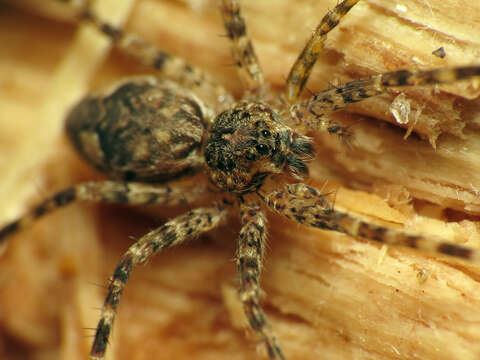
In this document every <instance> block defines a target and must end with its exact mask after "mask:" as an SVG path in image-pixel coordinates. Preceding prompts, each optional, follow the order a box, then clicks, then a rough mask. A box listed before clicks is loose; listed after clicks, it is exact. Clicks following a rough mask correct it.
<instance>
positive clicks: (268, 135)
mask: <svg viewBox="0 0 480 360" xmlns="http://www.w3.org/2000/svg"><path fill="white" fill-rule="evenodd" d="M261 134H262V136H263V137H264V138H269V137H270V135H271V134H270V131H268V130H262V132H261Z"/></svg>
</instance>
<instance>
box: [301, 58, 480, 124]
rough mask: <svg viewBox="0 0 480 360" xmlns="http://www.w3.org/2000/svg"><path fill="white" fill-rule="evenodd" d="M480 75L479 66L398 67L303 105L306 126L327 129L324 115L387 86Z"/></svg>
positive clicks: (419, 84)
mask: <svg viewBox="0 0 480 360" xmlns="http://www.w3.org/2000/svg"><path fill="white" fill-rule="evenodd" d="M476 76H480V65H472V66H463V67H454V68H442V69H435V70H426V71H409V70H398V71H392V72H388V73H385V74H380V75H374V76H372V77H369V78H365V79H359V80H354V81H351V82H348V83H346V84H343V85H340V86H339V87H336V88H331V89H327V90H324V91H321V92H319V93H318V94H316V95H314V96H313V97H312V98H311V99H309V100H307V101H306V102H304V103H302V104H300V105H299V106H298V107H299V109H302V110H303V111H302V114H303V120H304V121H305V125H307V126H309V127H314V128H320V129H322V128H324V127H325V126H324V123H325V121H327V120H325V116H328V115H329V114H331V113H332V112H335V111H338V110H341V109H343V108H345V107H346V106H348V105H349V104H352V103H356V102H359V101H363V100H365V99H368V98H370V97H373V96H377V95H380V94H383V93H385V92H386V91H387V89H388V88H392V87H409V86H412V87H413V86H426V85H441V84H448V83H452V82H455V81H460V80H468V79H471V78H473V77H476Z"/></svg>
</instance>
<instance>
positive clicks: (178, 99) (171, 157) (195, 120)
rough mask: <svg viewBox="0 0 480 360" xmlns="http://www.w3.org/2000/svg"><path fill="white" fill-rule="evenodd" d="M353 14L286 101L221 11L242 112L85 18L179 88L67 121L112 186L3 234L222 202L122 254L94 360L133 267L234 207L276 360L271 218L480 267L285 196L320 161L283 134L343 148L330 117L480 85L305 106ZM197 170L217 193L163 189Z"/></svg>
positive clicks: (99, 185)
mask: <svg viewBox="0 0 480 360" xmlns="http://www.w3.org/2000/svg"><path fill="white" fill-rule="evenodd" d="M357 2H358V1H348V0H347V1H344V2H342V3H339V4H338V5H337V6H336V7H335V8H334V9H333V10H332V12H330V13H329V14H328V15H327V16H326V17H325V18H324V19H323V20H322V22H321V23H320V25H319V27H318V28H317V31H316V33H315V35H314V36H313V37H312V40H311V41H310V42H309V43H308V44H307V46H306V48H305V50H304V51H303V52H302V54H301V55H300V57H299V59H298V60H297V62H296V64H295V65H294V67H293V68H292V70H291V72H290V75H289V77H288V79H287V86H286V92H285V97H284V99H283V100H282V101H280V100H278V99H275V98H272V97H271V96H269V94H268V92H267V90H266V88H265V85H264V81H263V76H262V71H261V68H260V66H259V63H258V60H257V58H256V56H255V52H254V50H253V47H252V44H251V42H250V41H249V39H248V37H247V35H246V27H245V24H244V21H243V18H242V16H241V14H240V11H239V8H238V4H237V3H236V2H235V1H223V2H222V7H221V8H222V14H223V16H224V22H225V28H226V30H227V34H228V37H229V38H230V39H231V40H232V43H233V58H234V61H235V63H236V64H237V66H238V67H239V70H240V74H241V76H242V78H243V80H244V83H245V84H246V88H247V89H246V93H245V96H244V97H243V98H242V99H241V100H238V101H234V100H233V99H232V98H231V96H230V95H229V94H228V93H227V92H226V91H225V90H224V89H223V88H222V87H221V86H219V85H216V84H214V83H213V82H212V81H211V80H210V79H209V78H208V76H207V75H205V74H203V73H202V72H201V71H200V70H198V69H196V68H195V67H193V66H191V65H189V64H187V63H185V62H183V61H182V60H181V59H178V58H175V57H173V56H172V55H169V54H166V53H163V52H161V51H159V50H157V49H155V48H153V47H151V46H150V45H148V44H146V43H145V42H143V41H142V40H141V39H138V38H136V37H135V36H133V35H130V34H126V33H124V32H123V31H121V30H120V29H116V28H114V27H112V26H111V25H109V24H106V23H104V22H103V21H102V20H101V19H97V18H96V16H95V15H94V14H93V13H92V12H91V11H89V10H88V9H86V10H85V12H84V13H83V18H84V19H85V20H86V21H90V22H92V23H94V24H96V26H97V27H98V29H99V30H100V31H102V32H103V33H104V34H106V35H107V36H109V37H110V38H111V40H112V41H113V42H114V43H115V44H116V45H117V46H118V47H119V48H120V49H122V50H123V51H125V52H127V53H130V55H132V56H135V57H138V58H139V60H140V61H141V62H143V63H145V64H147V65H150V66H152V67H153V68H155V69H156V70H157V71H159V72H160V73H162V72H164V73H167V74H168V75H170V76H174V77H175V76H176V77H178V79H177V80H178V81H177V82H172V81H166V80H161V79H159V78H156V77H136V78H129V79H125V80H124V81H122V82H120V83H118V84H116V85H115V86H113V87H111V88H109V89H108V90H106V91H105V92H103V93H97V94H93V95H91V96H89V97H87V98H85V99H84V100H83V101H82V102H80V103H79V104H78V105H77V106H76V107H75V108H74V109H73V110H72V112H71V113H70V115H69V116H68V119H67V132H68V134H69V136H70V138H71V139H72V141H73V143H74V144H75V146H76V148H77V149H78V151H79V153H81V154H82V155H83V156H84V157H85V158H86V159H87V160H88V162H90V163H91V164H92V165H94V166H95V167H96V168H98V169H100V170H101V171H102V172H104V173H105V175H107V176H108V177H110V178H111V180H110V181H104V182H89V183H83V184H78V185H76V186H73V187H71V188H68V189H66V190H63V191H60V192H58V193H57V194H56V195H54V196H53V197H51V198H50V199H48V200H46V201H45V202H44V203H42V204H40V205H39V206H37V207H35V208H34V210H33V211H32V212H30V213H29V214H27V215H25V216H24V217H22V218H21V219H19V220H16V221H14V222H12V223H10V224H8V225H6V226H5V227H4V228H3V229H2V230H1V231H0V234H1V235H2V237H4V238H6V236H7V235H10V234H13V233H15V232H16V231H18V230H20V229H22V228H24V227H25V226H27V225H28V224H29V223H31V222H32V221H34V220H35V219H37V218H38V217H40V216H42V215H44V214H46V213H47V212H49V211H52V210H53V209H55V208H57V207H59V206H64V205H66V204H68V203H71V202H73V201H75V200H89V201H104V202H112V203H128V204H153V203H155V204H162V205H175V204H177V203H183V202H185V201H192V202H193V201H195V200H196V198H197V197H198V196H203V195H205V193H204V192H208V193H216V192H221V193H223V194H225V195H222V196H221V197H219V199H221V200H217V202H215V203H214V205H213V206H211V207H205V208H199V209H194V210H192V211H190V212H188V213H187V214H185V215H182V216H180V217H177V218H174V219H173V220H171V221H169V222H167V223H166V224H165V225H163V226H162V227H160V228H158V229H156V230H154V231H152V232H150V233H148V234H147V235H145V236H144V237H142V238H141V239H140V240H139V241H138V242H136V243H135V244H134V245H132V247H131V248H130V249H129V250H128V251H127V252H126V253H125V255H124V256H123V257H122V259H121V260H120V263H119V264H118V266H117V268H116V270H115V272H114V274H113V275H112V278H111V280H110V283H109V288H108V295H107V298H106V300H105V304H104V308H103V311H102V316H101V320H100V321H99V323H98V326H97V331H96V336H95V340H94V344H93V346H92V351H91V358H93V359H99V358H103V355H104V352H105V349H106V345H107V340H108V336H109V333H110V331H111V329H112V325H113V318H114V315H115V312H116V308H117V306H118V302H119V299H120V296H121V292H122V290H123V287H124V286H125V284H126V282H127V280H128V277H129V275H130V272H131V271H132V269H133V268H134V266H135V265H137V264H139V263H142V262H144V261H146V260H147V259H148V258H149V257H150V256H151V255H152V254H153V253H155V252H157V251H159V250H162V249H165V248H167V247H170V246H173V245H176V244H178V243H179V242H182V241H184V240H186V238H188V237H195V236H197V235H199V234H200V233H203V232H206V231H208V230H211V229H212V228H215V227H217V226H220V225H223V224H224V223H225V222H226V218H227V215H228V214H230V213H231V212H232V210H234V209H236V208H237V207H238V208H239V210H240V214H241V219H242V228H241V231H240V236H239V241H238V247H237V254H236V259H237V267H238V271H239V279H240V297H241V299H242V302H243V304H244V308H245V313H246V315H247V318H248V320H249V323H250V326H251V327H252V328H253V329H254V331H255V332H257V333H258V334H259V337H260V339H261V341H262V342H263V343H264V344H265V346H266V348H267V352H268V354H269V357H270V358H272V359H275V358H280V359H282V358H284V355H283V352H282V350H281V348H280V346H279V344H278V342H277V340H276V338H275V336H274V334H273V331H272V329H271V328H270V326H269V325H268V322H267V319H266V318H265V315H264V314H263V310H262V308H261V306H260V300H259V292H260V290H259V279H260V273H261V268H262V261H263V250H264V244H265V240H266V219H265V215H264V208H267V209H270V210H273V211H274V212H277V213H280V214H282V215H285V216H287V217H288V218H290V219H291V220H293V221H296V222H298V223H300V224H303V225H309V226H313V227H319V228H322V229H328V230H336V231H340V232H344V233H346V234H350V235H353V236H360V237H364V238H366V239H370V240H374V241H379V242H385V243H389V244H399V245H406V246H410V247H413V248H419V249H421V250H423V251H431V252H436V253H444V254H447V255H452V256H457V257H460V258H465V259H469V260H472V261H476V260H477V256H478V255H477V253H476V252H474V251H473V250H471V249H467V248H464V247H461V246H458V245H452V244H447V243H444V242H440V244H437V243H434V242H432V241H431V239H425V238H423V237H422V236H419V235H413V234H407V233H405V232H402V231H397V230H393V229H390V228H387V227H383V226H379V225H375V224H371V223H368V222H365V221H363V220H362V219H360V218H357V217H355V216H353V215H351V214H348V213H347V212H345V211H342V209H341V208H340V207H338V206H334V204H333V203H332V202H331V201H330V200H329V199H328V198H327V196H325V195H324V194H322V192H321V191H319V190H318V189H315V188H313V187H311V186H308V185H305V184H302V183H298V182H297V183H293V184H291V183H290V184H287V185H285V187H283V188H280V189H278V183H279V181H280V180H285V179H287V180H288V181H289V182H291V179H292V178H295V179H297V180H298V179H302V178H304V177H306V176H307V175H308V166H307V164H308V163H307V161H308V160H310V159H312V158H313V156H314V149H313V147H312V145H311V140H310V138H308V137H306V136H304V135H302V134H300V133H298V132H297V131H295V130H293V129H292V128H291V127H289V126H287V125H286V124H287V123H289V122H291V121H294V122H296V123H303V124H306V125H307V126H308V127H311V128H315V129H316V130H318V131H326V132H328V133H332V134H337V135H340V136H343V135H345V136H346V135H348V132H347V129H345V128H344V127H342V126H341V125H339V124H336V123H334V122H332V121H331V120H329V119H328V117H327V116H328V114H329V113H330V112H334V111H338V110H340V109H342V108H344V107H346V106H347V105H348V104H350V103H353V102H358V101H361V100H363V99H365V98H368V97H371V96H375V95H378V94H381V93H383V92H384V91H385V89H386V88H388V87H395V86H414V85H415V86H419V85H429V84H437V83H444V82H451V81H457V80H461V79H467V78H470V77H472V76H477V75H479V74H480V68H479V67H476V66H471V67H462V68H455V69H439V70H433V71H423V72H409V71H396V72H393V73H388V74H384V75H381V76H375V77H372V78H369V79H363V80H357V81H353V82H351V83H348V84H345V85H341V86H338V87H336V88H332V89H328V90H325V91H323V92H320V93H319V94H316V95H315V96H313V97H312V98H311V99H309V100H307V101H302V100H300V99H299V95H300V93H301V92H302V90H303V88H304V86H305V84H306V81H307V79H308V76H309V73H310V70H311V67H312V66H313V64H314V62H315V58H316V54H317V52H318V51H320V49H321V47H322V46H321V44H322V42H323V38H324V37H325V36H326V33H327V32H328V31H330V30H332V29H333V28H334V27H335V26H336V24H337V23H338V21H339V20H340V19H341V17H342V16H344V15H346V13H347V12H348V11H349V10H350V9H351V8H352V7H354V5H355V4H356V3H357ZM179 70H180V71H179ZM172 74H173V75H172ZM197 92H198V93H199V94H200V93H202V94H203V93H205V92H206V93H208V94H210V95H211V98H207V99H205V100H201V99H200V97H199V96H198V95H197ZM152 114H154V115H155V116H154V117H153V116H152ZM201 170H205V171H206V173H207V174H208V177H209V179H210V181H211V183H212V187H213V190H202V189H195V188H192V189H187V190H185V189H177V188H175V187H171V186H169V185H166V184H165V183H167V182H170V181H173V180H176V179H178V178H181V177H184V176H190V175H192V174H194V173H197V172H200V171H201ZM272 180H273V181H272Z"/></svg>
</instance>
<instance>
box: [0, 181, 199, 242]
mask: <svg viewBox="0 0 480 360" xmlns="http://www.w3.org/2000/svg"><path fill="white" fill-rule="evenodd" d="M203 192H204V188H202V187H201V186H198V185H197V186H195V187H192V188H190V189H185V188H181V187H170V186H154V185H149V184H142V183H133V182H130V183H126V182H116V181H100V182H86V183H81V184H77V185H74V186H71V187H69V188H67V189H64V190H62V191H59V192H57V193H56V194H54V195H53V196H51V197H50V198H48V199H47V200H45V201H43V202H42V203H41V204H39V205H37V206H35V207H34V208H33V209H32V210H31V211H29V212H28V213H26V214H25V215H23V216H22V217H20V218H19V219H17V220H14V221H12V222H10V223H9V224H7V225H5V226H4V227H3V228H0V243H2V242H4V241H5V240H6V239H7V237H9V236H10V235H13V234H15V233H16V232H19V231H21V230H23V229H25V228H26V227H28V226H30V225H31V224H32V223H33V222H34V221H35V220H37V219H38V218H40V217H41V216H43V215H46V214H48V213H50V212H52V211H54V210H56V209H58V208H60V207H63V206H66V205H68V204H71V203H72V202H75V201H91V202H104V203H116V204H131V205H152V204H158V205H170V206H173V205H177V204H185V203H190V202H192V201H194V200H196V199H197V198H198V197H199V196H200V195H201V194H202V193H203Z"/></svg>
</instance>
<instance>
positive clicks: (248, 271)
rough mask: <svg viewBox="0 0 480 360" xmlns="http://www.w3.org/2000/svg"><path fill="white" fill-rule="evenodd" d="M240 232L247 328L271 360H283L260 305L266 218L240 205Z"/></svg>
mask: <svg viewBox="0 0 480 360" xmlns="http://www.w3.org/2000/svg"><path fill="white" fill-rule="evenodd" d="M240 215H241V219H242V229H241V230H240V236H239V239H238V244H237V252H236V256H235V257H236V260H237V271H238V277H239V280H240V300H241V301H242V303H243V309H244V311H245V315H246V316H247V319H248V322H249V324H250V327H251V328H252V329H253V330H254V331H255V332H256V333H258V334H259V335H260V338H261V341H262V342H264V343H265V345H266V347H267V352H268V357H269V358H270V359H285V357H284V355H283V353H282V350H281V349H280V346H279V345H278V343H277V339H276V337H275V335H274V334H273V331H272V329H271V326H270V324H269V323H268V321H267V318H266V316H265V313H264V312H263V309H262V307H261V305H260V274H261V272H262V265H263V252H264V248H265V241H266V238H267V230H266V218H265V215H264V214H263V212H262V211H261V210H260V207H259V206H258V205H256V204H248V205H247V204H241V205H240Z"/></svg>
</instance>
